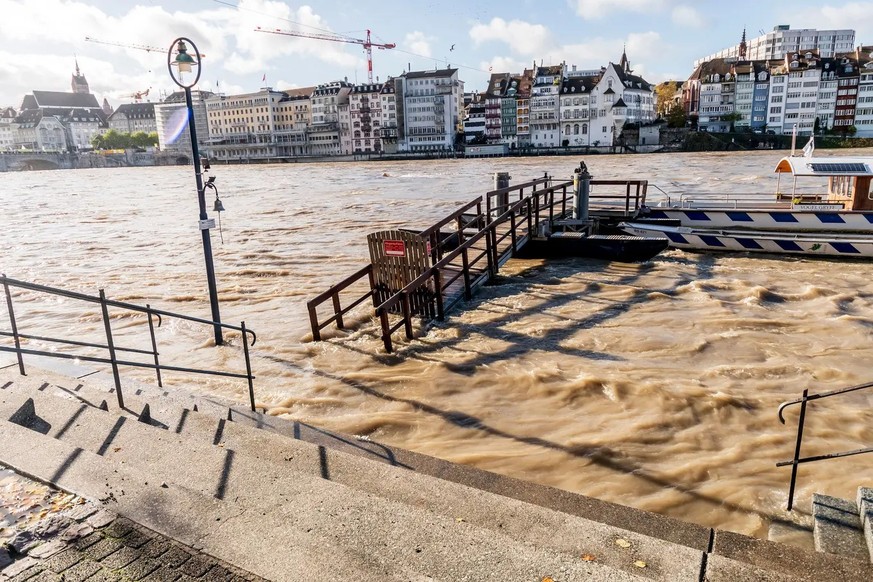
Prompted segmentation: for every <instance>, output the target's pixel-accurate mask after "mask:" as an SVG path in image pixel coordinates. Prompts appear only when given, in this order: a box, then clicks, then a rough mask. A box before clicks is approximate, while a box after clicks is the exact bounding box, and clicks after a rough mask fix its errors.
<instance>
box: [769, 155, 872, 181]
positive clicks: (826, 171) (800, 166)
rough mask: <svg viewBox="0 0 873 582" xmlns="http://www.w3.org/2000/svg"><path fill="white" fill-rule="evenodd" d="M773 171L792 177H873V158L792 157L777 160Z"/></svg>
mask: <svg viewBox="0 0 873 582" xmlns="http://www.w3.org/2000/svg"><path fill="white" fill-rule="evenodd" d="M775 171H776V173H777V174H787V173H790V174H793V175H794V176H823V177H828V176H873V158H871V157H867V158H860V157H859V158H847V157H842V156H833V157H828V158H807V157H805V156H793V157H787V158H782V159H781V160H779V163H778V164H776V170H775Z"/></svg>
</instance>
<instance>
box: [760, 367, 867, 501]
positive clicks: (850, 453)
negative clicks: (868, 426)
mask: <svg viewBox="0 0 873 582" xmlns="http://www.w3.org/2000/svg"><path fill="white" fill-rule="evenodd" d="M866 388H873V382H868V383H866V384H858V385H857V386H849V387H848V388H839V389H837V390H830V391H828V392H819V393H818V394H813V395H811V396H810V394H809V389H806V390H804V391H803V396H801V397H800V398H797V399H795V400H789V401H788V402H783V403H782V404H780V405H779V409H778V411H777V414H778V416H779V422H781V423H782V424H785V416H784V414H783V413H784V412H785V409H786V408H788V407H789V406H794V405H795V404H800V416H799V417H798V420H797V437H796V440H795V443H794V458H793V459H791V460H790V461H779V462H778V463H776V466H777V467H785V466H787V465H791V483H790V485H789V488H788V511H791V508H792V507H793V506H794V489H795V485H796V483H797V466H798V465H801V464H803V463H813V462H815V461H824V460H827V459H838V458H840V457H851V456H853V455H861V454H864V453H873V447H865V448H862V449H855V450H852V451H842V452H839V453H828V454H826V455H812V456H809V457H801V456H800V449H801V446H802V445H803V426H804V422H805V421H806V403H807V402H812V401H814V400H821V399H823V398H829V397H831V396H840V395H842V394H848V393H850V392H856V391H858V390H864V389H866Z"/></svg>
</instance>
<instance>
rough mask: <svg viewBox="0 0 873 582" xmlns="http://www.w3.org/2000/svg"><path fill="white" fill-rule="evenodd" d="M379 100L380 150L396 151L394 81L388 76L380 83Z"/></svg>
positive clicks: (396, 110)
mask: <svg viewBox="0 0 873 582" xmlns="http://www.w3.org/2000/svg"><path fill="white" fill-rule="evenodd" d="M379 100H380V101H381V102H382V129H381V131H380V137H381V139H382V151H383V152H386V153H397V133H398V132H397V114H398V109H397V100H396V99H395V83H394V79H392V78H391V77H388V80H387V81H386V82H385V84H384V85H382V91H380V92H379Z"/></svg>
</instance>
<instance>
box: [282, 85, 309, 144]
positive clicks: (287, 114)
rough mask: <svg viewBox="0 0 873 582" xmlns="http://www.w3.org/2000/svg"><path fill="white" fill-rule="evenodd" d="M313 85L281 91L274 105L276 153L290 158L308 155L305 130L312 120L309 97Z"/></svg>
mask: <svg viewBox="0 0 873 582" xmlns="http://www.w3.org/2000/svg"><path fill="white" fill-rule="evenodd" d="M314 91H315V87H301V88H299V89H289V90H286V91H283V92H284V93H285V97H283V98H282V99H281V100H280V101H279V103H278V104H277V105H276V113H275V118H276V122H275V128H276V131H275V137H276V154H277V155H278V156H279V157H283V158H291V157H299V156H306V155H309V144H308V141H307V135H306V131H307V129H308V127H309V123H310V121H311V120H312V113H311V105H312V102H311V99H312V93H313V92H314Z"/></svg>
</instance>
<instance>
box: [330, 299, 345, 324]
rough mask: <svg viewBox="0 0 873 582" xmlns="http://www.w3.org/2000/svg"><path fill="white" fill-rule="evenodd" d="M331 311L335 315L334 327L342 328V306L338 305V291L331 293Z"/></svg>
mask: <svg viewBox="0 0 873 582" xmlns="http://www.w3.org/2000/svg"><path fill="white" fill-rule="evenodd" d="M332 299H333V313H334V315H335V316H336V328H337V329H342V328H343V308H342V306H341V305H340V298H339V292H337V293H334V294H333V297H332Z"/></svg>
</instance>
